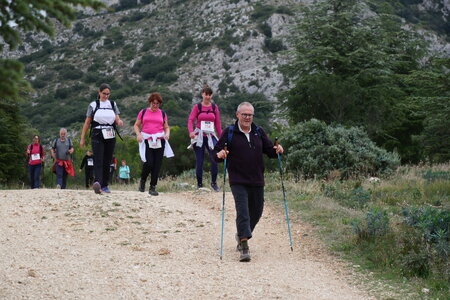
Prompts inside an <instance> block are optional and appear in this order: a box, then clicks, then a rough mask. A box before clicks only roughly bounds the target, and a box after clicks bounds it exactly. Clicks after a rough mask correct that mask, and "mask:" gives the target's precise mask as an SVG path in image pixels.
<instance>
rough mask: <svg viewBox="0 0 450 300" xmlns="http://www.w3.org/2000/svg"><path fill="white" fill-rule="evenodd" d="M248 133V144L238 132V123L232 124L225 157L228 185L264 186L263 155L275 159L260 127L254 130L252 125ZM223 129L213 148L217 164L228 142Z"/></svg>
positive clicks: (225, 131) (254, 126)
mask: <svg viewBox="0 0 450 300" xmlns="http://www.w3.org/2000/svg"><path fill="white" fill-rule="evenodd" d="M251 128H252V130H251V131H250V142H249V141H248V140H247V137H246V136H245V134H244V133H243V132H241V131H240V130H239V127H238V121H236V123H235V124H234V133H233V139H232V141H231V145H228V151H230V153H229V154H228V157H227V170H228V173H229V181H230V185H234V184H242V185H250V186H264V162H263V153H265V154H267V156H269V157H270V158H276V157H277V154H276V151H275V149H273V146H274V145H273V143H272V141H270V140H269V138H268V137H267V135H266V133H265V132H264V130H263V129H262V128H261V127H258V132H259V134H258V132H257V130H256V125H255V124H253V123H252V125H251ZM229 130H230V127H227V128H225V130H224V131H223V132H222V136H221V137H220V139H219V141H218V142H217V144H216V146H215V147H214V151H213V155H214V157H215V159H216V161H217V162H222V161H223V159H219V158H217V152H220V151H221V150H222V149H223V148H224V146H225V143H227V140H228V131H229Z"/></svg>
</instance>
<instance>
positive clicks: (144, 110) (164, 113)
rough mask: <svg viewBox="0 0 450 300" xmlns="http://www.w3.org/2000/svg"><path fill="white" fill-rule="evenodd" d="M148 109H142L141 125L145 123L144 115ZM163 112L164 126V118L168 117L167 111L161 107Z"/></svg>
mask: <svg viewBox="0 0 450 300" xmlns="http://www.w3.org/2000/svg"><path fill="white" fill-rule="evenodd" d="M146 111H147V107H146V108H144V109H143V110H142V114H141V118H140V119H141V125H142V123H144V115H145V112H146ZM161 113H162V120H163V126H164V118H165V117H166V112H165V111H163V110H162V109H161Z"/></svg>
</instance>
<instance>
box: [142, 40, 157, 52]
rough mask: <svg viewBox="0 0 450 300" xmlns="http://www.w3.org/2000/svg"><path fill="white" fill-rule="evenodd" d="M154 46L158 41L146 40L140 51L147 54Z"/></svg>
mask: <svg viewBox="0 0 450 300" xmlns="http://www.w3.org/2000/svg"><path fill="white" fill-rule="evenodd" d="M156 44H158V41H157V40H146V41H145V42H144V44H143V45H142V48H141V50H142V51H143V52H147V51H148V50H150V49H152V48H153V47H155V46H156Z"/></svg>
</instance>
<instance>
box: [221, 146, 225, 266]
mask: <svg viewBox="0 0 450 300" xmlns="http://www.w3.org/2000/svg"><path fill="white" fill-rule="evenodd" d="M223 150H225V155H226V152H227V143H225V147H224V148H223ZM226 177H227V157H226V156H225V158H224V160H223V188H222V190H223V198H222V233H221V235H220V260H222V250H223V228H224V226H225V184H226V182H225V179H226Z"/></svg>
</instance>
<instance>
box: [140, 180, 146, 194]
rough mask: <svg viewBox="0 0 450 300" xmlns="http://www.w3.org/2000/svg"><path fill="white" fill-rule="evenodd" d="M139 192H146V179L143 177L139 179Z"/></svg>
mask: <svg viewBox="0 0 450 300" xmlns="http://www.w3.org/2000/svg"><path fill="white" fill-rule="evenodd" d="M139 192H142V193H143V192H145V181H144V180H142V179H141V181H139Z"/></svg>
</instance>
